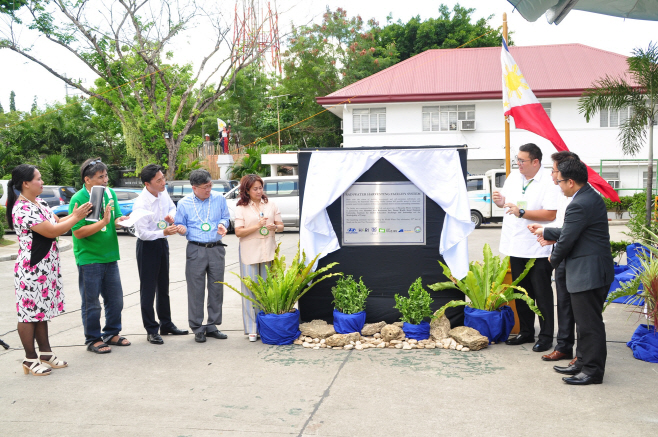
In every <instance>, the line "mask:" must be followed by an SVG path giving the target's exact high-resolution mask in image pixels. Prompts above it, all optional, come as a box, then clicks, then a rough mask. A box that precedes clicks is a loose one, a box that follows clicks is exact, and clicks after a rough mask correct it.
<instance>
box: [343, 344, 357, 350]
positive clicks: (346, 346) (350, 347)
mask: <svg viewBox="0 0 658 437" xmlns="http://www.w3.org/2000/svg"><path fill="white" fill-rule="evenodd" d="M352 348H354V346H353V345H351V344H346V345H345V346H343V349H345V350H347V351H348V350H350V349H352Z"/></svg>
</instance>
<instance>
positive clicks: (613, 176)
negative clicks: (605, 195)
mask: <svg viewBox="0 0 658 437" xmlns="http://www.w3.org/2000/svg"><path fill="white" fill-rule="evenodd" d="M601 177H602V178H603V179H605V181H606V182H607V183H609V184H610V186H611V187H612V188H614V189H619V188H621V184H620V182H619V171H604V172H601Z"/></svg>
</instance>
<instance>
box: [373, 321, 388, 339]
mask: <svg viewBox="0 0 658 437" xmlns="http://www.w3.org/2000/svg"><path fill="white" fill-rule="evenodd" d="M382 323H384V322H382ZM384 326H386V325H384ZM381 336H382V335H381V334H380V333H379V332H375V334H374V335H373V337H375V338H381Z"/></svg>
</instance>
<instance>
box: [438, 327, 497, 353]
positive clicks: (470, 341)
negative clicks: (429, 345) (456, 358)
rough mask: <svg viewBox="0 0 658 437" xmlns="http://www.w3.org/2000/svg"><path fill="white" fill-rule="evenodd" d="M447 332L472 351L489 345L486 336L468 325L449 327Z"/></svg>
mask: <svg viewBox="0 0 658 437" xmlns="http://www.w3.org/2000/svg"><path fill="white" fill-rule="evenodd" d="M448 334H449V335H450V337H452V338H454V339H455V340H456V341H458V342H459V343H461V344H462V345H464V346H466V347H467V348H468V349H469V350H472V351H479V350H480V349H484V348H485V347H487V346H489V339H488V338H487V337H485V336H484V335H481V334H480V333H479V332H478V331H476V330H475V329H473V328H469V327H468V326H458V327H456V328H454V329H451V330H450V332H449V333H448Z"/></svg>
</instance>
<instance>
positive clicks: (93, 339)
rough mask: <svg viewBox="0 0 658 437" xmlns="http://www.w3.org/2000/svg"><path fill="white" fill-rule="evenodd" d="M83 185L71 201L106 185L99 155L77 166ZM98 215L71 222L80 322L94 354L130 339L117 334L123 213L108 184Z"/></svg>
mask: <svg viewBox="0 0 658 437" xmlns="http://www.w3.org/2000/svg"><path fill="white" fill-rule="evenodd" d="M80 176H81V177H82V180H83V181H84V187H82V189H81V190H80V191H78V192H77V193H75V194H74V195H73V197H72V198H71V202H70V204H69V210H72V208H73V205H75V204H78V205H82V204H84V203H86V202H88V201H89V193H90V192H91V187H93V186H95V185H100V186H104V187H107V182H108V177H107V166H106V165H105V164H103V163H102V162H101V160H100V158H95V159H88V160H86V161H85V162H84V163H83V164H82V166H81V167H80ZM102 211H103V212H102V213H101V219H100V220H99V221H97V222H92V221H89V220H86V219H83V220H80V221H79V222H78V223H76V225H75V226H73V228H72V231H73V252H74V254H75V263H76V265H77V266H78V287H79V288H80V296H81V298H82V324H83V326H84V331H85V344H86V345H87V350H88V351H90V352H95V353H97V354H106V353H109V352H111V349H110V347H109V345H113V346H130V342H129V341H128V340H127V339H126V338H124V337H121V336H120V335H119V332H121V311H122V310H123V289H122V288H121V278H120V277H119V266H118V264H117V261H118V260H119V240H118V239H117V231H116V226H117V225H118V226H121V225H120V224H119V223H120V222H121V221H123V220H125V219H126V218H127V217H123V216H122V214H121V209H120V208H119V202H118V201H117V197H116V194H115V193H114V191H113V190H112V189H111V188H106V189H105V194H104V198H103V209H102ZM99 296H103V305H104V306H105V326H104V327H103V329H102V331H101V323H100V318H101V304H100V300H99Z"/></svg>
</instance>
